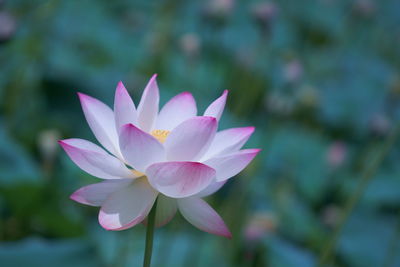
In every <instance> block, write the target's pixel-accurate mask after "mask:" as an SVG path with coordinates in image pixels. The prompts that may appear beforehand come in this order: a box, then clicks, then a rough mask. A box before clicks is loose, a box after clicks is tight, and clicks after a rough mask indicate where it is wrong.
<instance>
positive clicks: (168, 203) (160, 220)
mask: <svg viewBox="0 0 400 267" xmlns="http://www.w3.org/2000/svg"><path fill="white" fill-rule="evenodd" d="M177 210H178V203H177V202H176V199H174V198H170V197H167V196H164V195H163V194H158V198H157V209H156V219H155V226H156V227H161V226H164V225H166V224H167V223H169V222H170V221H171V220H172V218H174V216H175V213H176V211H177ZM143 222H144V223H145V224H146V225H147V218H146V220H145V221H143Z"/></svg>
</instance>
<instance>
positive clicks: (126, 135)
mask: <svg viewBox="0 0 400 267" xmlns="http://www.w3.org/2000/svg"><path fill="white" fill-rule="evenodd" d="M119 142H120V146H121V151H122V154H123V155H124V158H125V160H126V161H127V162H128V163H129V164H130V165H131V166H132V167H134V168H135V169H136V170H138V171H141V172H144V171H145V170H146V168H147V166H149V165H150V164H152V163H154V162H160V161H164V160H165V151H164V147H163V146H162V144H161V143H160V142H158V141H157V139H155V138H154V137H153V136H151V135H150V134H148V133H145V132H143V131H142V130H140V129H139V128H137V127H136V126H134V125H133V124H126V125H124V126H122V127H121V134H120V141H119Z"/></svg>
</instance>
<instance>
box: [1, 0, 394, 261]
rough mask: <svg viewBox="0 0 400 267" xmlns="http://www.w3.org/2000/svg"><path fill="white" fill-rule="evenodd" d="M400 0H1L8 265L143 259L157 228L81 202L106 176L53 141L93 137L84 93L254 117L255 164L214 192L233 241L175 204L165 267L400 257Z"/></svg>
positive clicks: (226, 119) (159, 250)
mask: <svg viewBox="0 0 400 267" xmlns="http://www.w3.org/2000/svg"><path fill="white" fill-rule="evenodd" d="M399 47H400V1H398V0H385V1H373V0H353V1H350V0H349V1H346V0H343V1H341V0H302V1H289V0H281V1H278V0H276V1H272V0H270V1H263V0H253V1H235V0H206V1H200V0H199V1H183V0H171V1H166V0H163V1H162V0H158V1H147V0H135V1H134V0H115V1H107V0H98V1H90V0H82V1H61V0H42V1H40V0H31V1H24V0H0V265H1V266H5V267H8V266H140V265H141V262H142V257H143V246H144V237H145V235H144V230H145V228H144V226H142V225H139V226H137V227H135V228H133V229H130V230H127V231H123V232H107V231H105V230H103V229H102V228H101V227H100V226H99V224H98V223H97V212H98V209H97V208H92V207H87V206H83V205H80V204H77V203H75V202H73V201H71V200H69V195H70V194H71V193H72V192H73V191H75V190H76V189H77V188H79V187H81V186H83V185H86V184H89V183H93V182H96V181H98V180H97V179H96V178H93V177H91V176H90V175H88V174H86V173H84V172H83V171H81V170H80V169H79V168H78V167H77V166H75V165H74V164H73V163H72V162H71V161H70V159H69V158H67V156H66V154H65V153H64V152H63V151H62V150H61V149H60V148H59V146H58V144H57V143H56V141H57V140H59V139H61V138H71V137H80V138H85V139H88V140H91V141H95V138H94V136H93V135H92V133H91V132H90V130H89V127H88V126H87V124H86V121H85V119H84V116H83V113H82V111H81V108H80V105H79V101H78V98H77V95H76V92H78V91H81V92H84V93H87V94H89V95H92V96H94V97H96V98H99V99H101V100H103V101H104V102H106V103H108V104H110V105H111V104H112V101H113V95H114V90H115V87H116V84H117V82H118V81H119V80H122V81H123V82H124V83H125V85H126V87H127V88H128V90H129V92H130V93H131V95H132V96H133V98H134V100H135V101H136V103H137V102H138V101H139V97H140V95H141V92H142V90H143V88H144V86H145V85H146V83H147V81H148V79H149V78H150V77H151V75H152V74H153V73H158V74H159V77H158V83H159V86H160V89H161V103H162V104H163V103H165V101H166V100H167V99H168V98H170V97H172V96H173V95H175V94H177V93H179V92H181V91H186V90H188V91H191V92H193V95H194V96H195V98H196V100H197V103H198V107H199V112H203V110H204V109H205V107H206V106H207V104H208V103H210V102H211V101H213V100H214V99H215V98H216V97H218V96H219V95H220V94H221V93H222V91H223V89H230V95H229V98H228V103H227V108H226V110H225V113H224V116H223V119H222V122H221V124H220V129H225V128H229V127H239V126H250V125H254V126H256V127H257V129H256V132H255V134H254V135H253V137H252V138H251V140H250V142H249V144H248V146H247V147H251V148H253V147H255V148H262V149H263V151H262V153H260V154H259V155H258V156H257V157H256V159H255V160H254V161H253V163H252V164H251V165H250V166H249V167H248V168H247V169H246V170H245V171H244V172H242V173H241V174H240V175H238V176H237V177H236V178H234V179H232V180H230V181H229V183H227V185H226V186H225V187H224V188H223V189H222V190H220V191H219V192H218V193H217V194H215V195H213V196H211V197H209V198H208V199H207V201H208V202H209V203H210V204H211V205H212V206H213V207H214V208H215V209H216V210H217V211H218V212H219V213H220V214H221V216H222V217H223V218H224V219H225V221H226V223H227V225H228V226H229V227H230V229H231V231H232V233H233V236H234V237H233V239H232V240H227V239H224V238H221V237H217V236H213V235H210V234H207V233H203V232H201V231H199V230H197V229H195V228H193V227H192V226H191V225H189V224H188V223H187V222H186V221H184V220H183V219H182V217H181V216H180V215H177V216H176V217H175V218H174V220H173V221H172V222H171V223H169V224H168V225H167V226H165V227H163V228H161V229H157V231H156V240H155V248H154V257H153V266H178V267H179V266H200V267H201V266H273V267H275V266H278V267H286V266H288V267H291V266H296V267H298V266H300V267H302V266H317V265H318V264H319V263H321V264H322V265H324V266H363V267H364V266H371V267H372V266H374V267H375V266H386V267H395V266H400V253H399V252H400V164H399V159H400V150H399V145H400V142H399V141H398V137H399V130H398V124H399V118H400V69H399V67H400V50H399Z"/></svg>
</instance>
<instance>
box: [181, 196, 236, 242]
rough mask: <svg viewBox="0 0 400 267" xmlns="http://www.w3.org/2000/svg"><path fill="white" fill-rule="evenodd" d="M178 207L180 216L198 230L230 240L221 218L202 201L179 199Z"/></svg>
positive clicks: (197, 199)
mask: <svg viewBox="0 0 400 267" xmlns="http://www.w3.org/2000/svg"><path fill="white" fill-rule="evenodd" d="M178 207H179V211H180V212H181V214H182V216H183V217H184V218H185V219H186V220H187V221H188V222H190V223H191V224H192V225H194V226H195V227H197V228H199V229H200V230H202V231H205V232H208V233H211V234H214V235H220V236H224V237H227V238H232V234H231V233H230V231H229V229H228V227H227V226H226V225H225V223H224V221H223V220H222V218H221V217H220V216H219V215H218V213H217V212H216V211H215V210H214V209H213V208H211V207H210V205H208V204H207V202H205V201H204V200H202V199H200V198H197V197H191V198H183V199H179V200H178Z"/></svg>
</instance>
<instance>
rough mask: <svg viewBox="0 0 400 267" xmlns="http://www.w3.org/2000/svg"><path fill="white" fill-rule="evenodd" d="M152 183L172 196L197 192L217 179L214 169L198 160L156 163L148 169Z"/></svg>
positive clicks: (180, 196) (147, 172)
mask: <svg viewBox="0 0 400 267" xmlns="http://www.w3.org/2000/svg"><path fill="white" fill-rule="evenodd" d="M146 175H147V178H148V179H149V182H150V184H151V185H152V186H153V187H154V188H155V189H156V190H158V191H159V192H161V193H163V194H164V195H166V196H168V197H172V198H183V197H188V196H192V195H194V194H197V193H198V192H200V191H202V190H203V189H204V188H206V187H207V186H208V185H209V184H210V183H211V182H212V181H213V179H215V171H214V169H212V168H210V167H208V166H206V165H204V164H201V163H198V162H185V161H179V162H161V163H154V164H153V165H150V167H148V168H147V170H146Z"/></svg>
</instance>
